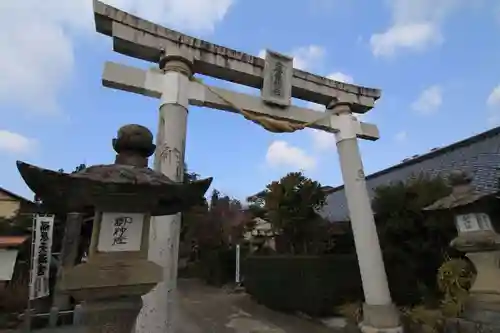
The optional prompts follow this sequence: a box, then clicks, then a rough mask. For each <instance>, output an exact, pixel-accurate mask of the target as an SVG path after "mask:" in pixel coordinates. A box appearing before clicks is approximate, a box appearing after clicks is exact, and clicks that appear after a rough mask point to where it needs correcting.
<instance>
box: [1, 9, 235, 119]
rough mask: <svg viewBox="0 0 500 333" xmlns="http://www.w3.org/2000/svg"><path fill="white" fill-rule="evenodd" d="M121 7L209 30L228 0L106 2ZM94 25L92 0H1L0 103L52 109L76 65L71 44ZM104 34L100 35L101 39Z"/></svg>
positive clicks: (176, 24) (193, 28)
mask: <svg viewBox="0 0 500 333" xmlns="http://www.w3.org/2000/svg"><path fill="white" fill-rule="evenodd" d="M105 2H107V3H110V4H112V5H114V6H116V7H119V8H120V9H123V10H126V11H130V12H133V13H137V14H138V15H140V16H142V17H144V18H146V19H149V20H152V21H155V22H158V23H165V24H167V25H168V26H170V27H174V28H182V29H186V30H189V31H196V32H207V31H208V32H210V31H212V30H213V29H214V26H215V24H216V23H217V22H219V21H221V20H222V19H223V17H224V16H225V15H226V13H227V11H228V9H229V8H230V6H231V4H232V0H212V1H206V0H148V1H140V0H109V1H105ZM82 33H83V34H84V35H85V36H93V35H95V36H96V37H97V36H98V35H97V33H96V32H94V29H93V15H92V1H91V0H45V1H39V0H18V1H2V2H1V3H0V45H2V52H0V73H2V74H1V75H0V103H2V102H4V103H5V102H7V103H12V104H16V105H19V106H21V107H23V108H26V109H29V110H30V111H37V112H45V113H47V112H54V111H56V110H57V98H58V94H59V93H60V89H61V88H62V87H64V86H65V85H66V84H67V82H68V80H69V78H70V77H71V74H72V73H73V70H74V67H75V54H74V43H75V38H76V37H79V36H80V35H81V34H82ZM101 38H104V37H101Z"/></svg>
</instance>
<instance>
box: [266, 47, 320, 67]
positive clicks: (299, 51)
mask: <svg viewBox="0 0 500 333" xmlns="http://www.w3.org/2000/svg"><path fill="white" fill-rule="evenodd" d="M289 54H290V56H292V57H293V67H294V68H298V69H301V70H304V71H310V70H313V69H314V68H315V67H317V66H318V64H320V63H321V62H322V61H323V60H324V58H325V55H326V51H325V49H324V48H323V47H321V46H318V45H308V46H302V47H297V48H295V49H293V50H292V51H291V52H290V53H289ZM257 56H258V57H260V58H265V57H266V50H260V51H259V53H258V54H257Z"/></svg>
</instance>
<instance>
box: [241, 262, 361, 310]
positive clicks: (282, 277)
mask: <svg viewBox="0 0 500 333" xmlns="http://www.w3.org/2000/svg"><path fill="white" fill-rule="evenodd" d="M244 278H245V280H244V283H245V288H246V291H247V292H248V293H249V294H250V295H252V296H253V297H254V298H255V299H256V300H257V301H258V302H260V303H262V304H264V305H266V306H268V307H269V308H272V309H275V310H280V311H286V312H296V311H300V312H303V313H306V314H308V315H311V316H325V315H331V314H333V313H334V310H335V307H336V306H338V305H341V304H343V303H345V302H349V301H355V300H360V299H363V293H362V288H361V278H360V275H359V268H358V263H357V260H356V256H355V255H332V256H321V257H320V256H251V257H248V258H247V259H246V260H245V262H244Z"/></svg>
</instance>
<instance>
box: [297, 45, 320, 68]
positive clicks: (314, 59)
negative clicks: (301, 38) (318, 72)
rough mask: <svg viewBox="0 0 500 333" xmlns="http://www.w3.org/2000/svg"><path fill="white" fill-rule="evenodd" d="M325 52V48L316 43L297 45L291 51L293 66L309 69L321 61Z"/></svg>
mask: <svg viewBox="0 0 500 333" xmlns="http://www.w3.org/2000/svg"><path fill="white" fill-rule="evenodd" d="M325 54H326V51H325V49H324V48H323V47H321V46H318V45H309V46H305V47H299V48H297V49H295V50H293V51H292V56H293V67H295V68H298V69H301V70H304V71H306V70H307V71H310V70H312V69H314V68H315V67H317V66H318V64H320V63H321V62H322V61H323V59H324V58H325Z"/></svg>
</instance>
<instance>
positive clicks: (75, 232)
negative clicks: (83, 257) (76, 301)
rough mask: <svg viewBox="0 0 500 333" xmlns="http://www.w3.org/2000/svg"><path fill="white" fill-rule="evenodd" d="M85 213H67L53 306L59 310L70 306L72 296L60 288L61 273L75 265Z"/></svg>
mask: <svg viewBox="0 0 500 333" xmlns="http://www.w3.org/2000/svg"><path fill="white" fill-rule="evenodd" d="M82 222H83V215H82V214H79V213H68V214H67V215H66V226H65V230H64V239H63V244H62V249H61V254H60V260H59V267H58V270H57V281H56V287H55V288H54V290H55V291H54V300H53V306H54V307H56V308H58V309H59V310H67V309H69V308H70V302H69V301H70V297H69V295H67V294H65V293H63V292H62V291H61V290H60V284H61V274H62V270H63V269H64V268H70V267H73V266H74V265H75V262H76V259H77V258H76V257H77V255H78V245H79V244H80V232H81V229H82Z"/></svg>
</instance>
